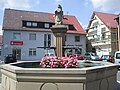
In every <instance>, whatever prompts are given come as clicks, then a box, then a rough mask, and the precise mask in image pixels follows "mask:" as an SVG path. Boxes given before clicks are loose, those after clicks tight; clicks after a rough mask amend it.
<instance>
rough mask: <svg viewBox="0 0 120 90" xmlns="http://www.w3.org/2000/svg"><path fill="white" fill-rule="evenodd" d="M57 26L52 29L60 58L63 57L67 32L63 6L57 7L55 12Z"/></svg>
mask: <svg viewBox="0 0 120 90" xmlns="http://www.w3.org/2000/svg"><path fill="white" fill-rule="evenodd" d="M54 18H55V25H53V26H52V27H51V30H52V32H53V34H54V37H55V38H54V42H55V47H56V54H57V56H58V57H60V56H63V46H64V45H65V33H66V32H67V26H66V25H63V22H62V19H63V11H62V7H61V5H58V6H57V9H56V10H55V15H54Z"/></svg>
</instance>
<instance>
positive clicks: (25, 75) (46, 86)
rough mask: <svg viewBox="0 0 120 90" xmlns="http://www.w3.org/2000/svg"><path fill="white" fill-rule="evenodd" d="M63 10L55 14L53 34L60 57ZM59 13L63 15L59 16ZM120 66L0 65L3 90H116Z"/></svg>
mask: <svg viewBox="0 0 120 90" xmlns="http://www.w3.org/2000/svg"><path fill="white" fill-rule="evenodd" d="M61 9H62V8H61V6H60V5H58V8H57V10H58V11H55V18H56V19H55V22H56V24H55V26H53V27H52V28H51V29H52V32H53V33H54V35H55V38H56V39H55V40H56V53H57V56H62V54H63V53H62V52H63V51H62V45H64V42H63V41H64V34H65V33H66V31H67V28H66V27H65V26H64V25H62V14H63V11H61ZM59 11H60V12H59ZM117 69H118V68H117V65H115V64H112V63H109V62H102V61H101V62H99V61H95V62H94V61H92V62H90V61H79V64H78V67H72V68H64V67H61V68H59V67H58V68H45V67H41V66H40V62H39V61H27V62H26V61H19V62H16V63H11V64H5V65H1V72H2V82H1V90H117V86H116V84H117V81H116V74H117Z"/></svg>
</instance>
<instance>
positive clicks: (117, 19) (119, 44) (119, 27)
mask: <svg viewBox="0 0 120 90" xmlns="http://www.w3.org/2000/svg"><path fill="white" fill-rule="evenodd" d="M115 20H116V21H117V23H118V49H119V51H120V14H118V15H117V17H116V18H115Z"/></svg>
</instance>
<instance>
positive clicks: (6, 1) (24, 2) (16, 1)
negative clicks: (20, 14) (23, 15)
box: [0, 0, 31, 9]
mask: <svg viewBox="0 0 120 90" xmlns="http://www.w3.org/2000/svg"><path fill="white" fill-rule="evenodd" d="M30 7H31V6H30V5H29V0H0V8H2V9H4V8H14V9H20V8H21V9H29V8H30Z"/></svg>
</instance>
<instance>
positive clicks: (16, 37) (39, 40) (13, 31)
mask: <svg viewBox="0 0 120 90" xmlns="http://www.w3.org/2000/svg"><path fill="white" fill-rule="evenodd" d="M8 14H9V17H8ZM42 14H43V15H42ZM46 14H47V15H46ZM12 15H13V16H15V17H14V18H13V17H12ZM30 15H33V16H32V17H31V16H30ZM45 16H46V17H45ZM52 16H53V15H50V17H49V15H48V13H39V12H31V11H29V12H28V11H20V10H12V9H6V10H5V15H4V21H3V30H4V32H3V59H4V56H6V55H8V54H14V55H16V57H17V59H18V60H40V59H41V58H42V57H43V56H44V55H45V54H46V53H48V52H52V53H54V50H55V45H54V35H53V33H52V32H51V29H50V27H51V26H52V25H54V22H53V21H50V18H53V17H52ZM40 18H41V19H40ZM43 18H44V20H43ZM46 18H49V19H46ZM66 18H68V19H69V18H73V19H74V18H75V17H73V16H67V17H66ZM75 20H76V18H75ZM75 20H74V21H75ZM15 22H16V23H15ZM69 22H70V21H69ZM65 24H66V25H68V32H67V33H66V36H65V46H64V51H65V50H71V51H72V54H75V53H76V52H77V51H80V54H81V55H84V53H85V52H86V33H85V32H84V30H83V29H82V28H81V26H80V29H79V28H78V27H76V25H74V24H71V23H68V21H65ZM11 25H12V26H11ZM74 29H75V30H76V31H75V30H74ZM77 29H79V30H80V31H78V30H77ZM48 47H49V48H48Z"/></svg>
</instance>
